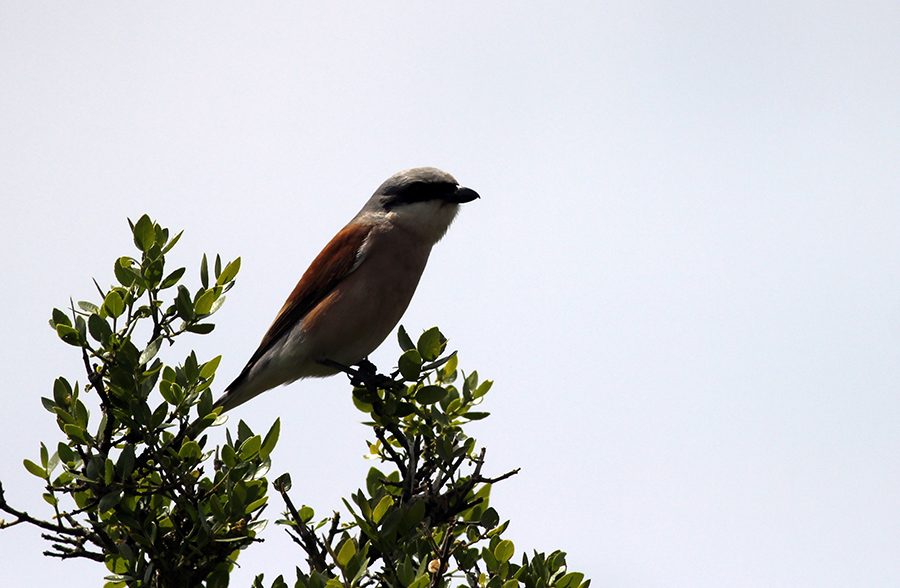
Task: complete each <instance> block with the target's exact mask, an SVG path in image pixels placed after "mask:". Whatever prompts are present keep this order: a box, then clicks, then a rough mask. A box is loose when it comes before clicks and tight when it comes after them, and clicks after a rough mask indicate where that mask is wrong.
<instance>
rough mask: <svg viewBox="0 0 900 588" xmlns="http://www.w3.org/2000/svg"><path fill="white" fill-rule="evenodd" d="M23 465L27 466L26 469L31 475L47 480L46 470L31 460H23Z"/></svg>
mask: <svg viewBox="0 0 900 588" xmlns="http://www.w3.org/2000/svg"><path fill="white" fill-rule="evenodd" d="M22 463H23V464H25V469H26V470H28V472H29V473H30V474H33V475H35V476H37V477H38V478H41V479H42V480H46V479H47V470H45V469H44V468H42V467H41V466H39V465H38V464H36V463H34V462H33V461H31V460H30V459H25V460H22Z"/></svg>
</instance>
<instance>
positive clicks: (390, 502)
mask: <svg viewBox="0 0 900 588" xmlns="http://www.w3.org/2000/svg"><path fill="white" fill-rule="evenodd" d="M392 506H394V499H393V498H391V497H390V496H385V497H383V498H382V499H381V500H380V501H378V506H376V507H375V510H373V511H372V520H373V521H374V522H375V523H379V522H381V519H382V517H384V514H385V513H386V512H387V511H388V510H389V509H390V508H391V507H392Z"/></svg>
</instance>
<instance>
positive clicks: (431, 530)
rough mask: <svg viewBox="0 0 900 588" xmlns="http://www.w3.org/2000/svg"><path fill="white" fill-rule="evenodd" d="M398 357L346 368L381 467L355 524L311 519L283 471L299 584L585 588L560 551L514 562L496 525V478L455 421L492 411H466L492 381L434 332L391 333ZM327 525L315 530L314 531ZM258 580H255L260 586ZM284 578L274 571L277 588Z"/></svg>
mask: <svg viewBox="0 0 900 588" xmlns="http://www.w3.org/2000/svg"><path fill="white" fill-rule="evenodd" d="M399 341H400V346H401V348H402V349H403V354H402V355H401V357H400V360H399V362H398V369H397V371H396V372H394V373H393V374H392V375H391V377H386V376H382V375H377V374H375V373H374V368H373V366H371V365H363V366H361V369H360V370H345V371H347V372H348V373H350V374H351V376H353V383H354V384H355V386H354V389H353V401H354V403H355V404H356V406H357V408H358V409H359V410H361V411H362V412H364V413H366V415H367V416H368V417H369V418H370V419H371V420H369V421H368V422H366V423H364V424H366V425H367V426H369V427H370V428H371V430H372V433H373V434H374V439H372V440H370V441H369V457H370V458H371V459H373V460H376V461H378V462H380V463H381V464H386V465H387V466H389V468H390V469H389V470H388V471H387V472H384V471H382V470H380V469H378V468H377V467H372V468H371V469H370V470H369V474H368V476H367V477H366V487H365V489H364V490H363V489H360V490H358V491H357V492H356V493H354V494H353V495H351V500H350V501H347V500H345V501H344V506H345V507H346V509H347V511H349V513H350V516H351V517H352V521H351V522H349V523H348V524H343V525H342V524H341V523H340V520H339V516H338V515H337V514H335V515H334V516H332V517H330V518H326V519H324V520H322V521H320V522H318V523H317V524H315V525H313V524H312V523H311V521H312V519H313V518H314V513H313V511H312V509H310V508H309V507H307V506H304V507H302V508H300V509H299V510H298V509H296V508H295V507H294V505H293V502H292V501H291V499H290V497H289V495H288V492H289V490H290V476H289V475H287V474H285V475H283V476H281V477H279V478H278V479H276V480H275V483H274V486H275V489H276V490H278V491H279V492H280V493H281V494H282V496H283V497H284V500H285V503H286V504H287V506H288V510H287V512H286V513H285V518H284V519H283V520H281V521H279V522H280V523H282V524H284V525H287V526H288V527H289V529H290V530H291V532H292V537H293V538H294V540H295V541H296V542H297V543H298V544H299V545H300V546H301V547H302V549H303V550H304V552H305V553H306V560H307V563H308V566H309V570H308V571H302V570H300V569H299V568H298V570H297V579H296V582H295V583H294V586H295V588H321V587H323V586H334V587H338V586H343V587H354V586H371V585H375V586H408V587H412V588H425V587H426V586H431V587H438V586H448V585H450V583H451V582H452V581H453V580H454V579H458V580H460V581H461V582H462V585H464V586H472V587H477V586H486V587H489V588H514V587H516V586H519V585H520V584H521V585H523V586H525V587H527V588H538V587H540V588H546V587H550V586H556V587H559V588H563V587H564V588H579V587H583V588H587V586H588V585H589V583H590V582H589V581H586V582H585V581H584V576H583V575H582V574H578V573H566V565H565V554H564V553H562V552H560V551H556V552H553V553H552V554H551V555H550V556H545V555H543V554H535V555H534V556H533V557H532V558H531V559H530V560H529V558H528V557H527V556H523V558H522V563H521V565H519V564H515V563H513V562H512V557H513V555H514V553H515V546H514V545H513V543H512V541H510V540H509V539H504V538H503V533H504V532H505V531H506V529H507V527H508V526H509V521H506V522H504V523H500V516H499V514H498V513H497V511H496V510H495V509H494V508H492V507H491V506H490V505H489V501H490V493H491V488H492V485H493V484H495V483H497V482H500V481H501V480H504V479H506V478H508V477H510V476H512V475H514V474H516V473H517V472H518V470H513V471H511V472H507V473H505V474H503V475H501V476H498V477H496V478H488V477H485V476H484V475H483V474H482V468H483V466H484V462H485V459H484V458H485V450H484V449H480V450H479V449H477V448H476V441H475V439H473V438H471V437H469V436H467V435H466V434H465V432H464V430H463V427H464V426H465V425H466V423H468V422H469V421H473V420H480V419H483V418H485V417H487V416H488V413H486V412H479V411H476V410H474V409H475V408H477V407H478V405H479V404H480V403H481V401H482V400H483V398H484V396H485V395H486V394H487V393H488V391H489V390H490V389H491V384H492V382H490V381H479V377H478V373H477V372H474V371H473V372H471V373H470V374H468V375H463V374H462V373H461V372H460V371H459V370H458V360H457V356H456V353H455V352H454V353H450V354H444V352H445V349H446V344H447V340H446V338H445V337H444V336H443V334H441V332H440V331H439V330H438V329H437V328H432V329H429V330H427V331H425V332H424V333H423V334H422V335H421V336H420V337H419V339H418V341H417V342H416V343H415V344H413V342H412V340H411V339H410V338H409V336H408V334H407V333H406V331H405V330H404V329H403V327H400V331H399ZM326 527H327V528H328V530H327V532H325V533H323V534H321V535H318V536H317V535H316V531H317V529H323V528H326ZM262 580H263V578H262V576H259V577H257V579H256V584H255V586H256V587H258V588H262V587H263V583H262ZM282 586H286V584H285V583H284V579H283V578H282V577H279V578H278V579H276V581H275V582H274V583H273V584H272V587H273V588H281V587H282Z"/></svg>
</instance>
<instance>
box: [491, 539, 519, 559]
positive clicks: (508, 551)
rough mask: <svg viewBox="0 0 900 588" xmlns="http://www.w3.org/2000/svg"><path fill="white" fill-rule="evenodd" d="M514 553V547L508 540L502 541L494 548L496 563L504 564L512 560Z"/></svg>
mask: <svg viewBox="0 0 900 588" xmlns="http://www.w3.org/2000/svg"><path fill="white" fill-rule="evenodd" d="M515 552H516V547H515V545H513V542H512V541H510V540H509V539H504V540H502V541H501V542H500V543H498V544H497V547H495V548H494V557H496V558H497V561H499V562H500V563H506V562H508V561H509V560H510V559H512V556H513V554H514V553H515Z"/></svg>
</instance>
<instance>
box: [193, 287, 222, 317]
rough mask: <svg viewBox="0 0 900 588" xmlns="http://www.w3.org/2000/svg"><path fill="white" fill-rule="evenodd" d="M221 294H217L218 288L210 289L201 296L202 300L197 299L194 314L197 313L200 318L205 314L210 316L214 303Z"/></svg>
mask: <svg viewBox="0 0 900 588" xmlns="http://www.w3.org/2000/svg"><path fill="white" fill-rule="evenodd" d="M218 296H219V294H218V292H216V288H210V289H209V290H207V291H206V292H204V293H203V294H201V295H200V298H198V299H197V302H196V303H194V312H196V313H197V314H198V315H199V316H202V315H204V314H209V311H210V310H211V309H212V305H213V302H215V301H216V298H218Z"/></svg>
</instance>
